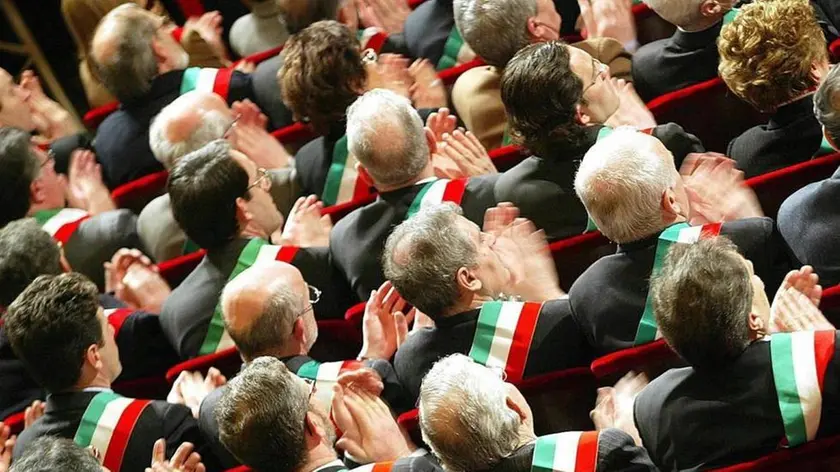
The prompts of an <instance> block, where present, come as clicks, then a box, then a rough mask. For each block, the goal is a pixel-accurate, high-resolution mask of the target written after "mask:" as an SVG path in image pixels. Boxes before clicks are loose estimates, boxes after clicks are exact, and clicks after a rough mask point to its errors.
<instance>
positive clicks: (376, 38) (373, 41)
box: [365, 32, 388, 54]
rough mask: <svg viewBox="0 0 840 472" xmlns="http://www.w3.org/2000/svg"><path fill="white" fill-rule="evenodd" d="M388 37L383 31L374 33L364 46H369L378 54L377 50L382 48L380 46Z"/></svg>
mask: <svg viewBox="0 0 840 472" xmlns="http://www.w3.org/2000/svg"><path fill="white" fill-rule="evenodd" d="M387 39H388V35H387V34H385V33H382V32H380V33H375V34H374V35H373V36H371V37H370V39H368V41H367V44H366V45H365V48H370V49H373V50H374V51H376V53H377V54H379V51H381V50H382V46H384V45H385V41H386V40H387Z"/></svg>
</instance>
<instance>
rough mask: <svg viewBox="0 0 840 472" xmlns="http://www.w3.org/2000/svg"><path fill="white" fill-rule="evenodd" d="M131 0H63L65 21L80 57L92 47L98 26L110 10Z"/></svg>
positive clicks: (62, 8)
mask: <svg viewBox="0 0 840 472" xmlns="http://www.w3.org/2000/svg"><path fill="white" fill-rule="evenodd" d="M129 2H131V0H61V14H62V15H63V16H64V23H65V24H66V25H67V29H68V30H69V31H70V34H71V35H72V36H73V41H75V42H76V48H77V49H78V51H79V58H84V57H85V56H87V54H88V50H89V49H90V43H91V41H92V40H93V33H94V32H95V31H96V26H97V25H98V24H99V22H100V21H101V20H102V18H104V17H105V15H106V14H108V12H109V11H111V10H113V9H114V8H116V7H118V6H119V5H122V4H123V3H129Z"/></svg>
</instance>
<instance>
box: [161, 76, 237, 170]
mask: <svg viewBox="0 0 840 472" xmlns="http://www.w3.org/2000/svg"><path fill="white" fill-rule="evenodd" d="M231 123H233V113H231V111H230V108H228V106H227V103H225V101H224V100H223V99H222V97H220V96H218V95H216V94H215V93H209V92H197V91H192V92H187V93H185V94H184V95H181V96H180V97H178V98H176V99H175V100H174V101H173V102H172V103H170V104H169V105H167V106H166V107H164V108H163V110H161V111H160V113H158V115H157V116H156V117H155V118H154V119H153V120H152V124H151V126H150V127H149V146H150V147H151V148H152V154H154V156H155V159H157V160H158V161H160V163H161V164H163V167H165V168H167V169H170V168H172V166H174V165H175V163H176V162H178V159H180V158H181V157H183V156H186V155H187V154H189V153H191V152H193V151H197V150H198V149H201V148H202V147H204V145H206V144H207V143H209V142H210V141H213V140H216V139H219V138H222V137H224V134H225V131H226V130H227V129H228V128H229V127H230V125H231Z"/></svg>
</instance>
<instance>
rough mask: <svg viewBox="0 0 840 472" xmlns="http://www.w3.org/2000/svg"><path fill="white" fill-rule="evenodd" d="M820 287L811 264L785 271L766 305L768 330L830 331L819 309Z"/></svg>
mask: <svg viewBox="0 0 840 472" xmlns="http://www.w3.org/2000/svg"><path fill="white" fill-rule="evenodd" d="M821 298H822V286H820V285H819V277H818V276H817V274H815V273H814V270H813V268H812V267H811V266H803V267H802V268H800V269H799V270H792V271H790V272H788V273H787V275H786V276H785V280H784V281H783V282H782V285H781V286H780V287H779V290H778V291H777V292H776V296H775V297H773V304H772V305H771V306H770V332H771V333H784V332H794V331H813V330H823V329H826V330H831V329H834V326H832V324H831V323H830V322H829V321H828V320H827V319H826V318H825V316H824V315H823V313H822V311H820V309H819V304H820V300H821Z"/></svg>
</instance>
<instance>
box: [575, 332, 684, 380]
mask: <svg viewBox="0 0 840 472" xmlns="http://www.w3.org/2000/svg"><path fill="white" fill-rule="evenodd" d="M675 359H676V354H675V353H674V351H672V350H671V348H670V347H668V344H666V343H665V340H664V339H657V340H656V341H654V342H652V343H649V344H644V345H642V346H636V347H631V348H629V349H622V350H621V351H616V352H613V353H611V354H607V355H606V356H602V357H599V358H597V359H595V360H594V361H592V364H591V365H590V366H589V367H590V369H591V370H592V373H593V374H594V375H595V377H596V378H599V379H600V378H604V377H612V376H621V375H624V374H626V373H627V372H630V371H631V370H636V371H642V370H645V368H646V367H648V366H651V365H654V364H661V363H667V362H671V361H673V360H675Z"/></svg>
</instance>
